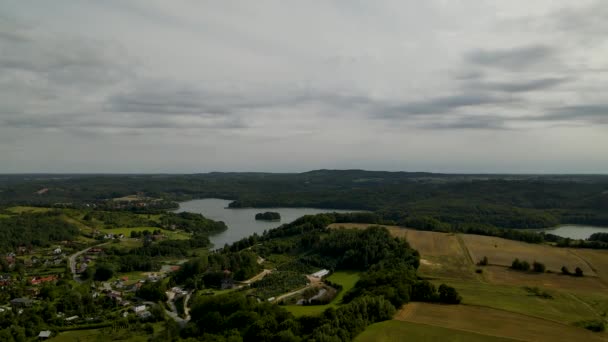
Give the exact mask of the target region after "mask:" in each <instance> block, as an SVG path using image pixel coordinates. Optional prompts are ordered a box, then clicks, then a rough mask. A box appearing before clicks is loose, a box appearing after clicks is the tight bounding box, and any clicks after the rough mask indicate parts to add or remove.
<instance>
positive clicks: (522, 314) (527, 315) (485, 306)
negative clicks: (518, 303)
mask: <svg viewBox="0 0 608 342" xmlns="http://www.w3.org/2000/svg"><path fill="white" fill-rule="evenodd" d="M458 305H464V306H470V307H477V308H486V309H492V310H498V311H502V312H508V313H510V314H513V315H520V316H525V317H530V318H536V319H541V320H543V321H547V322H551V323H557V324H561V325H564V326H567V327H572V325H571V324H569V323H565V322H563V321H556V320H554V319H550V318H546V317H540V316H535V315H530V314H525V313H521V312H516V311H510V310H506V309H501V308H497V307H493V306H487V305H478V304H458Z"/></svg>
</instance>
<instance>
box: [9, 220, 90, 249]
mask: <svg viewBox="0 0 608 342" xmlns="http://www.w3.org/2000/svg"><path fill="white" fill-rule="evenodd" d="M78 235H79V230H78V227H76V226H75V225H74V224H72V223H70V222H68V221H67V220H65V219H64V218H63V217H62V215H61V212H59V211H55V210H53V211H49V212H41V213H30V212H24V213H21V214H15V215H10V216H8V217H2V216H0V252H2V253H6V252H12V251H15V249H16V248H17V247H20V246H26V247H49V246H51V244H53V243H57V242H60V241H64V240H66V241H72V240H74V239H76V237H77V236H78Z"/></svg>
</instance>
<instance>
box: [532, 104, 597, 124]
mask: <svg viewBox="0 0 608 342" xmlns="http://www.w3.org/2000/svg"><path fill="white" fill-rule="evenodd" d="M531 119H532V120H541V121H584V122H590V123H594V124H608V104H593V105H573V106H563V107H558V108H553V109H550V110H548V111H547V113H545V114H544V115H542V116H539V117H535V118H531Z"/></svg>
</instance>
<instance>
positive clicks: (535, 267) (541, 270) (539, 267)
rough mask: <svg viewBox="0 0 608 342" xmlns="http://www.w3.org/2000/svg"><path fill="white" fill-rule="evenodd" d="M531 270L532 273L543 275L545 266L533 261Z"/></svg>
mask: <svg viewBox="0 0 608 342" xmlns="http://www.w3.org/2000/svg"><path fill="white" fill-rule="evenodd" d="M532 269H533V270H534V272H538V273H544V272H545V264H543V263H540V262H538V261H535V262H534V263H533V264H532Z"/></svg>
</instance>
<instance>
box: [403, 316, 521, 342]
mask: <svg viewBox="0 0 608 342" xmlns="http://www.w3.org/2000/svg"><path fill="white" fill-rule="evenodd" d="M396 321H401V322H408V323H414V324H420V325H426V326H429V327H440V328H444V329H450V330H456V331H465V332H468V333H473V334H476V335H480V336H490V337H498V338H506V339H510V340H513V341H524V342H525V341H528V340H523V339H519V338H516V337H511V336H505V335H495V334H485V333H482V332H479V331H475V330H470V329H462V328H452V327H446V326H443V325H440V324H432V323H422V322H416V321H410V320H399V319H396Z"/></svg>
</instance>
